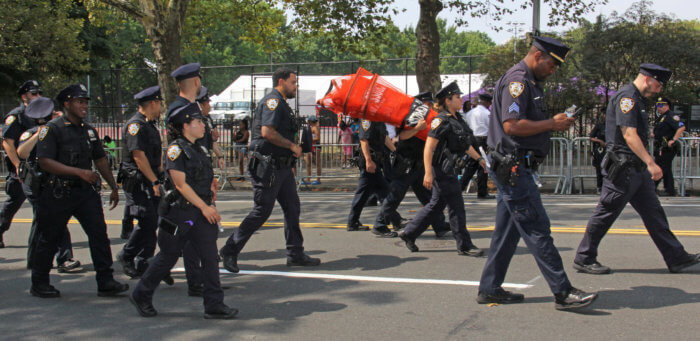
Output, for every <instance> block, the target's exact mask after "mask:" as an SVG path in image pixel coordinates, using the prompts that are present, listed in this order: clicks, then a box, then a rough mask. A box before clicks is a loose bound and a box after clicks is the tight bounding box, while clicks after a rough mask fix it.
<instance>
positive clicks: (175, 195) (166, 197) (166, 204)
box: [158, 187, 180, 217]
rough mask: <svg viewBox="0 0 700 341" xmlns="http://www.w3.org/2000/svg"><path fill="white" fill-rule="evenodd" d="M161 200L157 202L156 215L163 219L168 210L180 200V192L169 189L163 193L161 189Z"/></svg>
mask: <svg viewBox="0 0 700 341" xmlns="http://www.w3.org/2000/svg"><path fill="white" fill-rule="evenodd" d="M160 195H161V198H160V201H159V202H158V215H159V216H161V217H163V216H165V215H167V214H168V213H170V209H171V208H172V207H173V206H174V205H175V204H176V203H177V201H178V199H180V192H178V191H177V190H176V189H171V190H169V191H164V190H163V188H162V187H161V193H160Z"/></svg>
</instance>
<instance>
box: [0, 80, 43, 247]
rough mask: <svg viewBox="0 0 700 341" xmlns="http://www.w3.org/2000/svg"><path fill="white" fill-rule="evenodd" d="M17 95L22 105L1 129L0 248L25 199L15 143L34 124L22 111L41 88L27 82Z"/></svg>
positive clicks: (36, 84) (12, 112) (34, 82)
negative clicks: (0, 193) (0, 199)
mask: <svg viewBox="0 0 700 341" xmlns="http://www.w3.org/2000/svg"><path fill="white" fill-rule="evenodd" d="M17 95H18V96H19V97H20V98H21V100H22V104H20V106H19V107H17V108H14V109H12V110H11V111H10V112H9V113H8V114H7V116H5V125H4V126H3V127H2V139H3V140H2V148H3V149H4V150H5V165H7V177H6V178H5V193H7V199H6V200H5V203H4V204H3V205H2V209H0V248H4V247H5V242H4V241H3V237H2V235H3V234H4V233H5V231H7V230H9V229H10V224H11V223H12V218H13V217H14V216H15V213H17V211H18V210H19V208H20V207H21V206H22V203H23V202H24V199H26V197H25V196H24V192H23V191H22V185H21V183H20V180H19V178H18V175H17V166H19V158H18V157H17V142H19V137H20V135H22V133H23V132H24V131H25V130H27V129H29V128H31V127H32V126H33V125H34V122H32V120H29V119H28V118H27V117H26V116H25V115H24V110H25V108H26V106H27V105H28V104H29V103H30V102H31V101H32V100H34V99H35V98H38V97H41V86H40V84H39V82H37V81H35V80H31V81H27V82H25V83H24V84H22V86H20V87H19V90H17Z"/></svg>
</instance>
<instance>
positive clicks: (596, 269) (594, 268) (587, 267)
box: [574, 261, 612, 275]
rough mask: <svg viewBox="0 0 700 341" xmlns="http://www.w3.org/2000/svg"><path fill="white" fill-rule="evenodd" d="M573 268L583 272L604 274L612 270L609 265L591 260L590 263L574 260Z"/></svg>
mask: <svg viewBox="0 0 700 341" xmlns="http://www.w3.org/2000/svg"><path fill="white" fill-rule="evenodd" d="M574 269H576V270H578V272H583V273H587V274H592V275H605V274H609V273H611V272H612V270H610V267H607V266H605V265H602V264H600V263H598V262H593V263H591V264H583V262H577V261H574Z"/></svg>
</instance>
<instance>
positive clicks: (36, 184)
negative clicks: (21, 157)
mask: <svg viewBox="0 0 700 341" xmlns="http://www.w3.org/2000/svg"><path fill="white" fill-rule="evenodd" d="M18 173H19V178H20V180H22V183H24V184H25V185H26V186H27V187H29V190H30V191H31V192H32V194H33V195H35V196H37V195H39V192H40V191H41V187H42V186H41V185H42V181H43V179H44V173H42V172H39V171H37V170H36V168H35V167H34V166H32V165H31V164H30V163H28V162H26V161H22V162H21V163H20V164H19V169H18Z"/></svg>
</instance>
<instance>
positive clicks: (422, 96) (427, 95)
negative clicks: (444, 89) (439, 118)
mask: <svg viewBox="0 0 700 341" xmlns="http://www.w3.org/2000/svg"><path fill="white" fill-rule="evenodd" d="M415 99H417V100H419V101H421V102H433V101H435V100H434V99H433V93H432V92H431V91H426V92H421V93H419V94H418V95H416V97H415Z"/></svg>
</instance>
